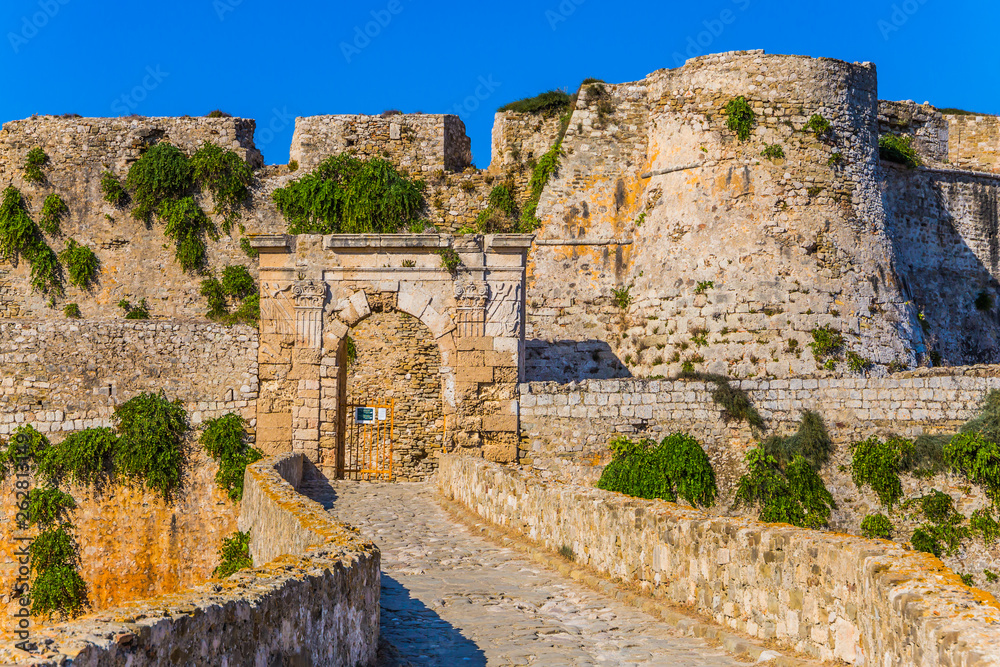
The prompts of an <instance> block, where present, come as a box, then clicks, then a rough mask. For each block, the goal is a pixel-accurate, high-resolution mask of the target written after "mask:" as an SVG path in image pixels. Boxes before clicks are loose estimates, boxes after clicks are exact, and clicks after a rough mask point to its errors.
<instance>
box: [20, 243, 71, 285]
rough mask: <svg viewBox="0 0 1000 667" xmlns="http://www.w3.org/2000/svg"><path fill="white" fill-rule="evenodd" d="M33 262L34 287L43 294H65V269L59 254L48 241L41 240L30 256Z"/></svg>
mask: <svg viewBox="0 0 1000 667" xmlns="http://www.w3.org/2000/svg"><path fill="white" fill-rule="evenodd" d="M28 261H30V262H31V277H30V283H31V287H32V289H34V290H35V291H36V292H41V293H42V294H50V295H54V296H59V295H62V294H63V271H62V265H61V264H60V263H59V256H58V255H56V252H55V250H53V249H52V248H50V247H49V246H48V245H47V244H46V243H44V242H41V241H40V242H39V244H38V245H37V246H35V248H34V249H33V250H32V253H31V256H30V257H29V258H28Z"/></svg>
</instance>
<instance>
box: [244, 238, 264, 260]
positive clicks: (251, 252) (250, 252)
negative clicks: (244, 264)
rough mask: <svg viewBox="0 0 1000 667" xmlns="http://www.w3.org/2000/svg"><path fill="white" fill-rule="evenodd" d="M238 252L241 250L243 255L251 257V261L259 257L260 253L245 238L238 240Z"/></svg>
mask: <svg viewBox="0 0 1000 667" xmlns="http://www.w3.org/2000/svg"><path fill="white" fill-rule="evenodd" d="M240 250H242V251H243V254H245V255H246V256H247V257H251V258H253V259H256V258H258V257H260V251H259V250H257V249H256V248H254V247H253V246H252V245H250V239H248V238H247V237H245V236H244V237H243V238H241V239H240Z"/></svg>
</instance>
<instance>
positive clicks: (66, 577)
mask: <svg viewBox="0 0 1000 667" xmlns="http://www.w3.org/2000/svg"><path fill="white" fill-rule="evenodd" d="M74 509H76V501H74V500H73V498H72V496H70V495H69V494H67V493H64V492H62V491H60V490H59V489H57V488H55V487H47V488H44V489H32V490H31V491H30V492H29V493H28V511H27V516H28V524H29V525H30V526H37V527H38V528H39V529H40V532H39V534H38V535H36V536H35V538H34V540H33V541H32V542H31V545H30V547H29V548H28V554H29V560H30V563H31V572H32V575H33V578H32V581H31V589H30V598H31V613H32V615H35V616H43V615H44V616H51V615H53V614H56V613H58V614H61V615H62V616H63V617H70V618H71V617H74V616H77V615H79V614H80V613H82V612H83V610H84V609H85V608H86V607H87V606H88V600H87V584H86V582H85V581H84V580H83V578H82V577H81V576H80V572H79V563H80V547H79V544H78V543H77V541H76V538H75V536H74V535H73V530H74V527H73V524H72V523H71V522H70V513H71V512H72V511H73V510H74Z"/></svg>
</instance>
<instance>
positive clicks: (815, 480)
mask: <svg viewBox="0 0 1000 667" xmlns="http://www.w3.org/2000/svg"><path fill="white" fill-rule="evenodd" d="M785 477H786V478H787V479H788V488H789V490H790V491H791V496H792V498H794V499H795V500H796V501H798V503H799V504H800V506H801V507H802V523H801V525H802V526H803V527H804V528H813V529H817V528H823V527H825V526H827V525H828V524H829V522H830V511H831V508H834V507H836V506H837V504H836V503H835V502H834V501H833V496H832V495H831V494H830V492H829V491H827V489H826V485H825V484H823V480H822V478H821V477H820V476H819V475H818V474H816V471H815V470H814V469H813V467H812V465H811V464H810V463H809V462H808V461H807V460H806V459H805V458H804V457H803V456H802V455H797V456H796V457H795V458H794V459H792V462H791V463H789V464H788V466H787V467H786V468H785Z"/></svg>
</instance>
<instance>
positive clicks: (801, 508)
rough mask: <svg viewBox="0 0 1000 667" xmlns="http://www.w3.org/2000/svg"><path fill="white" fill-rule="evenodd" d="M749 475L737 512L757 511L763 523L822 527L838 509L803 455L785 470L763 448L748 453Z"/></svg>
mask: <svg viewBox="0 0 1000 667" xmlns="http://www.w3.org/2000/svg"><path fill="white" fill-rule="evenodd" d="M746 464H747V472H746V474H745V475H743V476H742V477H741V478H740V481H739V484H738V485H737V489H736V495H735V497H734V500H733V509H739V508H741V507H746V508H756V509H757V510H758V512H759V515H758V516H759V518H760V520H761V521H767V522H770V523H790V524H792V525H793V526H799V527H802V528H813V529H817V528H822V527H825V526H826V525H827V524H828V522H829V520H830V511H831V509H832V508H834V507H836V503H835V502H834V500H833V496H832V495H831V494H830V492H829V491H828V490H827V489H826V486H825V485H824V484H823V480H822V478H820V476H819V475H818V474H817V473H816V471H815V470H814V469H813V467H812V465H810V463H809V462H808V461H807V460H806V459H805V457H803V456H802V455H796V456H795V457H794V458H793V459H792V460H791V461H790V462H789V464H788V465H787V466H786V467H785V469H784V470H782V469H781V466H780V465H779V464H778V461H777V460H776V459H775V458H774V457H773V456H771V455H769V454H768V453H767V452H766V451H765V450H764V449H763V448H762V447H756V448H754V449H751V450H750V451H749V452H747V455H746Z"/></svg>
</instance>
